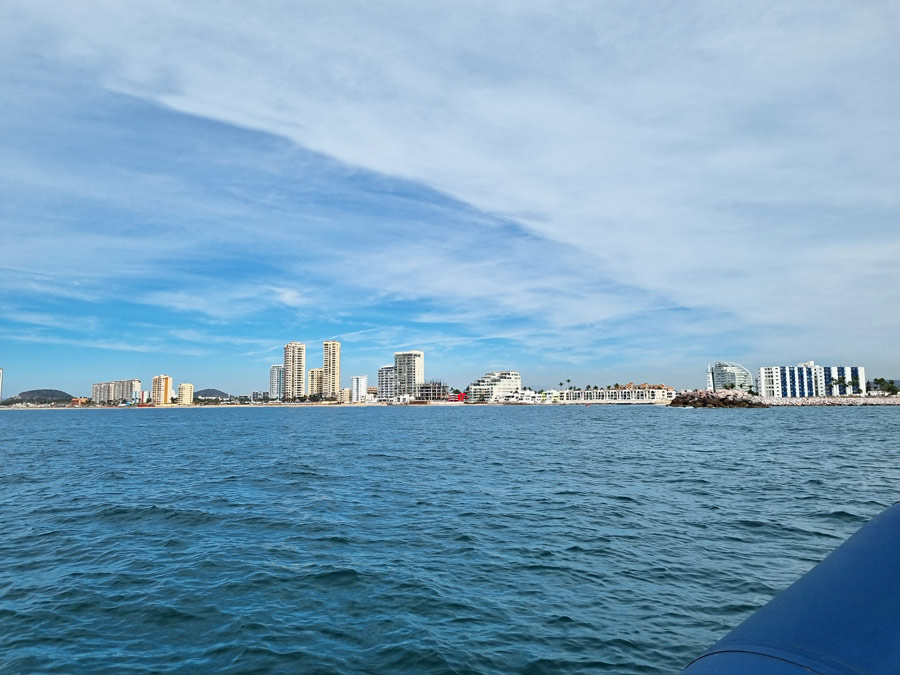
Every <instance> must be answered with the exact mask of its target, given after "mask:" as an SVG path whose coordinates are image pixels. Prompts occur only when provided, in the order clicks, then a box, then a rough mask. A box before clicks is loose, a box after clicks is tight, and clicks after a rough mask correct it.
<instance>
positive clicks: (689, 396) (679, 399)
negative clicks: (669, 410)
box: [669, 389, 769, 408]
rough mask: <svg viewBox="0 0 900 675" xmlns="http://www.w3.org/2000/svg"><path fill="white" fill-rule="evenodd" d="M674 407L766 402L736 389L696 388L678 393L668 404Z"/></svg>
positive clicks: (755, 405)
mask: <svg viewBox="0 0 900 675" xmlns="http://www.w3.org/2000/svg"><path fill="white" fill-rule="evenodd" d="M669 405H670V406H672V407H675V408H768V407H769V406H768V402H766V401H764V400H763V399H761V398H760V397H759V396H751V395H750V394H748V393H747V392H744V391H739V390H737V389H725V390H721V391H705V390H703V389H698V390H696V391H688V392H685V393H682V394H679V395H678V396H676V397H675V398H673V399H672V402H671V403H670V404H669Z"/></svg>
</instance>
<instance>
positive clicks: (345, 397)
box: [337, 387, 353, 403]
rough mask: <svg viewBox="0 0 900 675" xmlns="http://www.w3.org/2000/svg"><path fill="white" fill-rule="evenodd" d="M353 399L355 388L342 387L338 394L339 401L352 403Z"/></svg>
mask: <svg viewBox="0 0 900 675" xmlns="http://www.w3.org/2000/svg"><path fill="white" fill-rule="evenodd" d="M352 399H353V390H352V389H350V387H347V388H346V389H341V390H340V391H339V392H338V395H337V401H338V403H350V402H351V401H352Z"/></svg>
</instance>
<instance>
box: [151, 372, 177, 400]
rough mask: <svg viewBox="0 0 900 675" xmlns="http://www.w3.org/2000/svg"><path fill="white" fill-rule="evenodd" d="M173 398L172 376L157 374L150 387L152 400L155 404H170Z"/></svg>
mask: <svg viewBox="0 0 900 675" xmlns="http://www.w3.org/2000/svg"><path fill="white" fill-rule="evenodd" d="M171 400H172V378H171V377H170V376H168V375H156V376H155V377H154V378H153V385H152V387H151V388H150V401H151V402H152V403H153V405H169V403H170V402H171Z"/></svg>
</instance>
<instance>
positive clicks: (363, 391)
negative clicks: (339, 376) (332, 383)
mask: <svg viewBox="0 0 900 675" xmlns="http://www.w3.org/2000/svg"><path fill="white" fill-rule="evenodd" d="M368 389H369V376H368V375H354V376H353V377H351V378H350V402H351V403H365V402H366V401H367V400H368V398H369V391H368Z"/></svg>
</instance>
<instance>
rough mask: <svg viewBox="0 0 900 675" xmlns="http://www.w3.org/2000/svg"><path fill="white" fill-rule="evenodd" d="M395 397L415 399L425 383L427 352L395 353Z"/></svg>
mask: <svg viewBox="0 0 900 675" xmlns="http://www.w3.org/2000/svg"><path fill="white" fill-rule="evenodd" d="M394 377H395V378H396V382H397V384H396V387H397V389H396V392H395V396H408V397H410V398H415V397H416V395H417V394H418V390H419V385H420V384H423V383H424V382H425V352H417V351H413V352H394Z"/></svg>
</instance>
